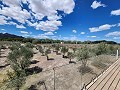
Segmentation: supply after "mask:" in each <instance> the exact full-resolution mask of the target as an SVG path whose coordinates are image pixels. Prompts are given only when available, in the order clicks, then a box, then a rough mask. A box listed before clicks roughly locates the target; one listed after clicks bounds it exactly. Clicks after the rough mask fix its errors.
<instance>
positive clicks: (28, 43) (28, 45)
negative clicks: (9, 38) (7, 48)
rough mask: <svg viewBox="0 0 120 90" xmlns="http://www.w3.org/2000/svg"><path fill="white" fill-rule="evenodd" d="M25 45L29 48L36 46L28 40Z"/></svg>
mask: <svg viewBox="0 0 120 90" xmlns="http://www.w3.org/2000/svg"><path fill="white" fill-rule="evenodd" d="M25 46H26V47H28V48H33V47H34V45H33V44H32V43H30V42H27V43H26V44H25Z"/></svg>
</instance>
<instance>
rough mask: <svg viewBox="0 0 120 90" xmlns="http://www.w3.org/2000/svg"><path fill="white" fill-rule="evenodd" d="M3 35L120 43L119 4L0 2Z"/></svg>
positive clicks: (112, 0) (94, 0) (110, 0)
mask: <svg viewBox="0 0 120 90" xmlns="http://www.w3.org/2000/svg"><path fill="white" fill-rule="evenodd" d="M0 32H2V33H11V34H16V35H20V36H24V37H34V38H52V39H62V40H80V41H85V40H112V41H117V42H120V0H0Z"/></svg>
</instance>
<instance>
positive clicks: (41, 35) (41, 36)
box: [34, 34, 49, 39]
mask: <svg viewBox="0 0 120 90" xmlns="http://www.w3.org/2000/svg"><path fill="white" fill-rule="evenodd" d="M34 38H40V39H46V38H49V37H48V36H46V35H44V34H39V35H38V36H34Z"/></svg>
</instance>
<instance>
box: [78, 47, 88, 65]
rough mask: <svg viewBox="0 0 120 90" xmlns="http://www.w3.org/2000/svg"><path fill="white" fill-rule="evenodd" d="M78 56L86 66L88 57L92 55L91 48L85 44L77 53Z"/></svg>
mask: <svg viewBox="0 0 120 90" xmlns="http://www.w3.org/2000/svg"><path fill="white" fill-rule="evenodd" d="M76 57H77V60H78V61H81V62H82V66H83V67H85V66H86V64H87V59H88V58H89V57H90V51H89V48H87V47H86V46H84V47H82V48H81V49H79V50H78V51H77V53H76Z"/></svg>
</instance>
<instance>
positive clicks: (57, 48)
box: [55, 45, 60, 55]
mask: <svg viewBox="0 0 120 90" xmlns="http://www.w3.org/2000/svg"><path fill="white" fill-rule="evenodd" d="M59 50H60V46H59V45H55V51H56V55H58V51H59Z"/></svg>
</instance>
